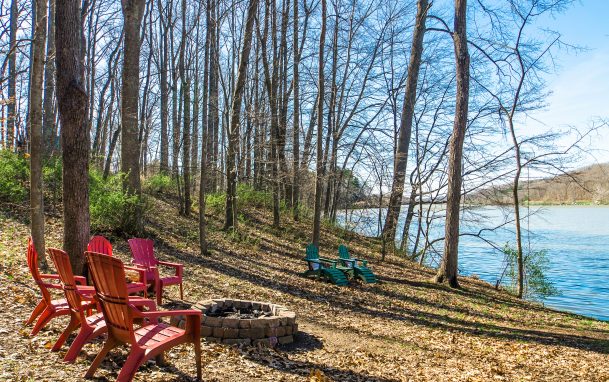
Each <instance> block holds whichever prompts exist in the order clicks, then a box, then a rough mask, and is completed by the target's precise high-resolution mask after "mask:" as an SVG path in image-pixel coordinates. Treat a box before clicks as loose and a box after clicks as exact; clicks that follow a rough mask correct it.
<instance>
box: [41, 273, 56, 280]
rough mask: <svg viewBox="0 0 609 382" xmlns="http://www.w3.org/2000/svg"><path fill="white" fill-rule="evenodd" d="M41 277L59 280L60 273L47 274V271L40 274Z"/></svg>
mask: <svg viewBox="0 0 609 382" xmlns="http://www.w3.org/2000/svg"><path fill="white" fill-rule="evenodd" d="M40 278H41V279H43V280H44V279H47V280H59V275H51V274H46V273H42V274H41V275H40Z"/></svg>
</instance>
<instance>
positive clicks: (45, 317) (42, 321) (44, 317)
mask: <svg viewBox="0 0 609 382" xmlns="http://www.w3.org/2000/svg"><path fill="white" fill-rule="evenodd" d="M54 313H55V312H54V310H53V308H51V307H50V306H47V307H46V308H45V309H44V311H43V312H42V314H41V315H40V317H38V321H36V325H34V328H33V329H32V332H31V333H30V336H35V335H36V334H38V332H39V331H40V329H42V328H44V327H45V326H46V324H48V323H49V321H51V318H53V317H54V315H55V314H54Z"/></svg>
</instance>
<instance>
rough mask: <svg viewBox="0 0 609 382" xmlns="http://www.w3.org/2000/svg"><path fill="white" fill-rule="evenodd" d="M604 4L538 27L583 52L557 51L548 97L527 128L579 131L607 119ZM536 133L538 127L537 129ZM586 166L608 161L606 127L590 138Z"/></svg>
mask: <svg viewBox="0 0 609 382" xmlns="http://www.w3.org/2000/svg"><path fill="white" fill-rule="evenodd" d="M608 17H609V0H582V1H580V2H576V3H575V4H574V5H573V6H572V7H570V8H569V9H568V10H567V11H565V12H564V13H562V14H560V15H557V16H555V17H547V18H546V19H544V20H543V22H542V23H541V25H539V27H542V28H543V27H546V28H548V29H552V30H556V31H558V32H560V33H561V35H562V40H563V41H565V42H566V43H569V44H573V45H577V46H580V47H583V48H586V49H585V50H584V51H579V52H574V51H568V50H561V51H559V52H558V54H557V55H556V58H557V64H558V66H557V68H556V70H555V72H553V73H551V74H548V75H547V77H546V78H547V86H548V89H549V90H550V91H551V92H552V94H551V95H550V97H549V98H548V100H547V102H548V106H547V107H546V108H545V109H544V110H541V111H538V112H536V113H534V114H533V115H531V117H532V119H534V120H537V121H531V120H529V121H528V122H529V123H532V124H535V123H540V124H543V125H545V129H547V128H560V127H566V126H574V127H577V128H580V129H585V128H586V127H587V126H590V125H591V123H592V121H593V120H594V119H595V118H598V117H604V118H605V119H607V120H609V23H608V22H607V19H608ZM539 127H540V128H541V126H539ZM589 143H590V148H591V154H592V155H591V156H590V157H589V158H587V160H586V162H587V163H592V162H595V161H598V162H609V127H606V128H604V129H602V130H600V131H599V132H598V134H595V135H594V136H592V139H591V140H590V142H589Z"/></svg>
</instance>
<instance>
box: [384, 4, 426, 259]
mask: <svg viewBox="0 0 609 382" xmlns="http://www.w3.org/2000/svg"><path fill="white" fill-rule="evenodd" d="M428 9H429V3H428V0H418V2H417V18H416V25H415V29H414V34H413V36H412V46H411V48H410V62H409V63H408V79H407V81H406V95H405V98H404V106H403V108H402V118H401V120H400V136H399V138H398V144H397V152H396V154H395V166H394V170H393V183H392V185H391V196H390V197H389V205H388V206H387V216H386V218H385V225H384V226H383V233H382V239H383V247H382V248H383V257H384V256H385V253H386V249H387V245H389V247H390V248H391V249H392V250H393V249H395V231H396V228H397V224H398V218H399V216H400V209H401V206H402V196H403V194H404V181H405V179H406V166H407V165H408V148H409V146H410V137H411V135H412V119H413V117H414V107H415V102H416V97H417V84H418V81H419V68H420V67H421V55H422V53H423V37H424V35H425V19H426V17H427V10H428Z"/></svg>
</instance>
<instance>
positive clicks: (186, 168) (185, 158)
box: [182, 78, 192, 216]
mask: <svg viewBox="0 0 609 382" xmlns="http://www.w3.org/2000/svg"><path fill="white" fill-rule="evenodd" d="M182 89H183V90H182V91H183V92H184V127H183V130H182V133H183V135H182V141H183V142H184V149H183V150H182V167H183V172H184V207H183V208H182V212H183V213H184V216H190V207H191V204H192V201H191V200H190V154H191V153H190V79H189V78H185V79H184V80H183V82H182Z"/></svg>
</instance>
